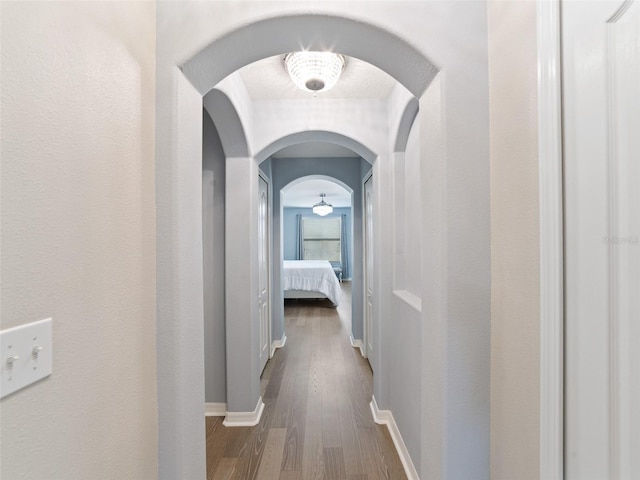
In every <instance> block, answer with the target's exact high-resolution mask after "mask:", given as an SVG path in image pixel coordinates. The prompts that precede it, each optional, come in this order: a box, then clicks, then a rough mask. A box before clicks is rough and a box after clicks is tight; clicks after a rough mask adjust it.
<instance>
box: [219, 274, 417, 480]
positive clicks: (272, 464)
mask: <svg viewBox="0 0 640 480" xmlns="http://www.w3.org/2000/svg"><path fill="white" fill-rule="evenodd" d="M342 285H343V293H344V295H343V302H342V304H341V305H340V307H339V308H338V309H334V308H331V307H330V306H329V305H328V303H324V302H325V301H317V300H310V301H304V300H298V301H292V302H291V303H286V304H285V322H286V332H287V342H286V345H285V347H284V348H281V349H278V350H277V351H276V353H275V355H274V357H273V358H272V359H271V360H270V361H269V362H268V363H267V366H266V368H265V371H264V373H263V375H262V379H261V382H262V384H261V389H262V398H263V400H264V403H265V409H264V413H263V415H262V418H261V420H260V423H259V424H258V425H257V426H255V427H234V428H226V427H224V426H222V420H223V418H222V417H207V478H208V479H215V480H223V479H225V480H226V479H234V480H246V479H264V480H267V479H268V480H272V479H274V480H278V479H280V480H293V479H300V480H301V479H305V480H311V479H318V480H320V479H348V480H356V479H357V480H374V479H393V480H400V479H404V478H406V476H405V474H404V471H403V468H402V465H401V463H400V459H399V457H398V455H397V453H396V450H395V447H394V445H393V442H392V440H391V437H390V436H389V433H388V431H387V428H386V427H385V426H380V425H376V424H375V423H374V422H373V419H372V416H371V411H370V409H369V402H370V401H371V391H372V383H373V377H372V374H371V369H370V368H369V364H368V362H367V361H366V360H365V359H364V358H362V356H361V355H360V352H359V350H357V349H355V348H353V347H351V345H350V343H349V336H348V333H347V332H348V331H349V328H348V326H349V325H350V317H349V315H350V312H351V302H350V300H351V292H350V283H343V284H342Z"/></svg>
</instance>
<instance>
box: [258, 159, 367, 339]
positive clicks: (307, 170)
mask: <svg viewBox="0 0 640 480" xmlns="http://www.w3.org/2000/svg"><path fill="white" fill-rule="evenodd" d="M361 161H364V160H362V159H361V158H355V157H353V158H301V159H298V158H274V159H272V160H271V168H272V175H273V192H274V195H273V226H274V228H273V285H274V288H273V292H272V299H273V305H272V332H273V338H274V339H279V338H281V337H282V334H283V332H284V305H283V296H282V251H283V250H282V237H281V235H282V224H281V218H280V215H281V205H280V193H279V192H280V190H282V188H284V187H285V186H287V185H288V184H289V183H291V182H292V181H294V180H296V179H298V178H300V177H306V176H308V175H326V176H329V177H333V178H336V179H338V180H340V181H341V182H343V183H345V184H346V185H348V186H349V187H350V188H351V189H352V190H353V255H352V257H353V270H352V275H351V278H352V295H353V300H352V309H351V332H352V335H353V337H354V338H356V339H362V280H363V277H362V249H361V248H358V247H357V245H362V177H361V170H360V169H361ZM263 163H264V162H263ZM365 163H366V162H365ZM277 286H279V288H278V287H277Z"/></svg>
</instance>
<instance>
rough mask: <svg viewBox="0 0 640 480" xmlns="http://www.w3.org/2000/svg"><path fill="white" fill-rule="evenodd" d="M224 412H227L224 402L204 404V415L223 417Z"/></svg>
mask: <svg viewBox="0 0 640 480" xmlns="http://www.w3.org/2000/svg"><path fill="white" fill-rule="evenodd" d="M226 414H227V404H226V403H205V404H204V416H205V417H224V416H225V415H226Z"/></svg>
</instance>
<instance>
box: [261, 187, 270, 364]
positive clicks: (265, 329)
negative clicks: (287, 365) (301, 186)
mask: <svg viewBox="0 0 640 480" xmlns="http://www.w3.org/2000/svg"><path fill="white" fill-rule="evenodd" d="M258 182H259V188H258V195H259V203H258V287H259V290H258V291H259V293H258V308H259V311H260V353H259V355H260V373H262V370H264V367H265V365H266V364H267V360H269V353H270V352H269V350H270V349H269V347H270V345H271V339H270V333H271V322H270V317H269V185H268V184H267V182H266V181H265V180H264V178H262V176H260V177H259V178H258Z"/></svg>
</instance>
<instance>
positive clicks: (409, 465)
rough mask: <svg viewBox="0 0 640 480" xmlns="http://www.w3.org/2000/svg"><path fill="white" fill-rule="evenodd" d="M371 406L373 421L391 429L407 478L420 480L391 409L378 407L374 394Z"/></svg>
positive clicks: (390, 432)
mask: <svg viewBox="0 0 640 480" xmlns="http://www.w3.org/2000/svg"><path fill="white" fill-rule="evenodd" d="M369 407H371V415H372V416H373V421H374V422H376V423H377V424H380V425H386V426H387V428H388V429H389V434H390V435H391V439H392V440H393V444H394V445H395V446H396V450H397V451H398V456H399V457H400V461H401V462H402V466H403V468H404V473H405V474H406V475H407V478H408V479H409V480H420V477H418V472H417V471H416V467H415V466H414V465H413V461H411V456H410V455H409V451H408V450H407V446H406V445H405V444H404V440H403V439H402V435H400V430H398V425H396V421H395V419H394V418H393V413H391V410H380V409H379V408H378V403H377V402H376V397H374V396H372V397H371V403H369Z"/></svg>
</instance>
